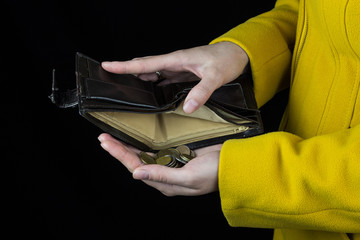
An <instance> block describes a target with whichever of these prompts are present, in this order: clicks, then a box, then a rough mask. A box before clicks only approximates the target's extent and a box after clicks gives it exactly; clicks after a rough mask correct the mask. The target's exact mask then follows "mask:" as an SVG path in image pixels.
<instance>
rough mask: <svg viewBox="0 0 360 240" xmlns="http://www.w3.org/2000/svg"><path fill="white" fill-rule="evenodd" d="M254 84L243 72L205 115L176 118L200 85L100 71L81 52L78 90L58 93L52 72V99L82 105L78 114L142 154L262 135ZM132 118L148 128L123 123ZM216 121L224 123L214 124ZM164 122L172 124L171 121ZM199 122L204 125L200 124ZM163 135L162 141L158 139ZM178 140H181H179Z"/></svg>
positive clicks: (218, 94)
mask: <svg viewBox="0 0 360 240" xmlns="http://www.w3.org/2000/svg"><path fill="white" fill-rule="evenodd" d="M54 73H55V71H54ZM187 74H188V73H187ZM251 82H252V80H251V75H250V74H244V75H242V76H240V77H239V78H238V79H236V80H234V81H233V82H231V83H229V84H226V85H224V86H222V87H221V88H219V89H217V90H216V91H215V92H214V93H213V94H212V96H211V97H210V99H209V100H208V101H207V102H206V104H205V106H204V108H206V109H203V111H199V112H200V113H202V112H204V113H205V116H198V115H199V114H198V115H197V116H196V117H194V116H195V115H192V116H186V114H180V115H178V114H173V113H176V112H179V111H178V110H177V109H178V108H179V106H180V105H181V104H182V102H183V101H184V99H185V97H186V95H187V93H188V92H189V91H190V90H191V88H192V87H193V86H195V85H196V83H197V82H196V81H193V82H180V83H172V84H168V85H163V86H160V85H158V84H157V83H156V82H151V81H143V80H141V79H139V78H137V77H136V76H134V75H129V74H112V73H109V72H107V71H105V70H104V69H102V67H101V65H100V63H99V62H98V61H95V60H93V59H91V58H89V57H87V56H85V55H83V54H81V53H77V54H76V85H77V88H76V89H74V90H67V91H60V90H59V88H58V87H57V82H56V79H55V74H53V87H52V94H51V96H50V99H51V100H52V102H53V103H54V104H56V105H57V106H58V107H61V108H67V107H74V106H76V105H78V107H79V113H80V115H82V116H83V117H85V118H86V119H87V120H89V121H90V122H92V123H93V124H95V125H97V126H98V127H100V128H101V129H102V130H104V131H105V132H108V133H110V134H112V135H114V136H115V137H117V138H119V139H120V140H122V141H124V142H126V143H128V144H130V145H133V146H135V147H137V148H139V149H141V150H143V151H155V150H159V149H161V148H162V147H174V146H173V145H172V144H175V145H178V144H180V143H183V144H186V145H188V146H189V147H191V148H193V149H195V148H199V147H204V146H208V145H212V144H217V143H222V142H223V141H225V140H227V139H230V138H243V137H249V136H253V135H257V134H260V133H262V132H263V126H262V122H261V117H260V112H259V110H258V109H257V105H256V102H255V98H254V94H253V91H252V85H251ZM169 113H171V115H170V114H169ZM209 113H210V114H209ZM133 114H135V115H133ZM136 114H139V115H136ZM149 114H150V115H149ZM153 115H156V117H155V120H146V119H154V117H152V116H153ZM210 115H213V116H212V117H211V116H210ZM134 117H135V118H136V120H137V121H139V122H140V123H142V125H146V129H145V128H144V129H143V130H142V131H140V130H139V127H136V126H131V121H129V120H128V119H124V118H134ZM189 117H190V118H189ZM177 118H179V120H178V122H179V123H178V124H174V121H175V123H176V121H177V120H176V119H177ZM210 118H211V119H212V120H210ZM214 118H218V119H220V120H215V121H214V120H213V119H214ZM169 119H170V120H169ZM126 120H128V121H126ZM142 121H143V122H142ZM166 121H171V123H167V122H166ZM192 121H194V124H192ZM195 121H196V122H199V121H203V122H199V123H200V125H196V124H197V123H195ZM209 121H214V124H209ZM124 122H125V123H124ZM220 122H221V123H220ZM201 123H203V124H201ZM152 125H156V126H158V127H156V126H152ZM161 125H164V127H161ZM176 125H177V126H176ZM192 125H193V126H192ZM205 125H206V126H207V125H209V129H207V128H206V129H202V128H201V127H200V128H199V126H205ZM159 126H160V127H159ZM173 126H176V127H177V131H182V129H184V132H189V134H188V133H186V135H184V136H180V137H179V136H178V134H176V131H174V130H173V129H166V128H169V127H173ZM196 126H198V127H196ZM192 127H194V128H195V127H196V128H197V129H198V130H196V129H192ZM220 128H221V129H222V128H223V129H224V132H222V133H221V131H220V130H219V129H220ZM231 129H232V131H230V130H231ZM239 129H241V130H239ZM154 131H155V132H156V131H162V133H156V134H152V132H154ZM147 132H149V133H147ZM170 132H174V133H175V134H171V133H170ZM213 132H214V134H213ZM192 133H194V134H192ZM184 134H185V133H184ZM138 135H139V136H138ZM141 135H143V136H141ZM148 135H154V136H148ZM155 135H156V136H155ZM159 135H161V137H158V136H159ZM187 136H189V139H187ZM160 138H161V140H160ZM177 138H179V139H181V140H179V141H177V140H178V139H177ZM192 138H193V139H192ZM169 144H170V145H169Z"/></svg>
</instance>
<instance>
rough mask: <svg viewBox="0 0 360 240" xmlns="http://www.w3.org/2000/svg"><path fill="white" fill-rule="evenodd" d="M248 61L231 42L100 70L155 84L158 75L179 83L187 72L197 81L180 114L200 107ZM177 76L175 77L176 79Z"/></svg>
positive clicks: (144, 58)
mask: <svg viewBox="0 0 360 240" xmlns="http://www.w3.org/2000/svg"><path fill="white" fill-rule="evenodd" d="M248 62H249V58H248V56H247V54H246V52H245V51H244V50H243V49H242V48H241V47H239V46H238V45H236V44H234V43H231V42H220V43H216V44H212V45H206V46H200V47H195V48H190V49H186V50H179V51H175V52H172V53H169V54H164V55H158V56H149V57H142V58H135V59H133V60H130V61H123V62H118V61H114V62H103V63H102V67H103V68H104V69H105V70H106V71H109V72H112V73H117V74H135V75H137V76H138V77H139V78H141V79H143V80H145V81H157V80H158V75H157V74H156V72H160V73H161V75H162V76H163V77H165V78H171V79H177V80H174V81H182V80H184V79H181V77H179V76H181V74H182V76H183V73H184V72H190V73H193V74H195V75H196V76H197V78H199V79H200V82H199V83H198V84H197V85H196V86H195V87H193V89H192V90H191V91H190V92H189V93H188V95H187V97H186V99H185V102H184V112H186V113H192V112H194V111H196V110H197V109H198V108H199V107H200V106H202V105H203V104H204V103H205V102H206V101H207V100H208V99H209V98H210V96H211V94H212V93H213V92H214V91H215V90H216V89H217V88H219V87H221V86H222V85H224V84H226V83H229V82H231V81H232V80H234V79H236V78H237V77H238V76H240V74H242V73H243V71H244V68H245V66H246V65H247V64H248ZM177 76H178V77H177Z"/></svg>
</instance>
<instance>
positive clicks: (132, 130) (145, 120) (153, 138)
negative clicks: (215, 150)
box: [89, 104, 249, 150]
mask: <svg viewBox="0 0 360 240" xmlns="http://www.w3.org/2000/svg"><path fill="white" fill-rule="evenodd" d="M182 109H183V107H182V104H181V105H180V106H179V107H178V108H177V109H176V110H175V111H171V112H166V113H160V114H144V113H129V112H90V113H89V114H91V115H92V116H93V117H95V118H97V119H99V120H100V121H102V122H104V123H106V124H108V125H110V126H111V127H114V128H116V129H119V130H120V131H122V132H124V133H125V134H127V135H129V136H131V137H133V138H135V139H137V140H138V141H140V142H143V143H144V144H146V145H148V146H149V147H151V148H152V149H154V150H159V149H163V148H168V147H173V146H178V145H182V144H187V143H191V142H195V141H200V140H205V139H210V138H214V137H220V136H225V135H230V134H235V133H240V132H243V131H246V130H247V129H248V127H247V126H239V125H235V124H233V123H229V122H227V121H226V120H224V119H223V118H221V117H219V116H218V115H217V114H216V113H215V112H213V111H212V110H211V109H209V108H208V107H206V106H202V107H201V108H200V109H199V110H197V111H196V112H194V113H192V114H186V113H185V112H184V111H183V110H182ZM222 114H226V113H224V112H222ZM227 117H228V118H231V120H232V121H234V122H236V123H238V124H244V123H247V122H249V121H248V120H244V119H241V118H238V117H234V116H230V115H227Z"/></svg>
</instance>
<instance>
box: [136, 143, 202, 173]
mask: <svg viewBox="0 0 360 240" xmlns="http://www.w3.org/2000/svg"><path fill="white" fill-rule="evenodd" d="M194 157H195V152H194V151H193V150H191V149H190V148H188V147H187V146H185V145H181V146H178V147H177V148H169V149H164V150H160V151H159V152H157V153H156V154H155V156H154V157H153V156H151V155H149V154H147V153H146V152H140V159H141V161H142V162H143V163H145V164H160V165H163V166H167V167H172V168H179V167H182V166H184V165H185V164H187V163H188V162H189V161H190V160H191V159H193V158H194Z"/></svg>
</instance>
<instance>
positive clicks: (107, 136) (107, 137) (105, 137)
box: [98, 133, 141, 154]
mask: <svg viewBox="0 0 360 240" xmlns="http://www.w3.org/2000/svg"><path fill="white" fill-rule="evenodd" d="M98 140H99V141H100V142H104V141H113V142H116V143H121V142H120V141H119V140H117V139H115V138H114V137H113V136H111V135H110V134H108V133H102V134H100V136H99V137H98ZM121 144H122V145H124V146H126V147H127V148H128V149H129V150H131V151H134V152H135V153H137V154H139V153H140V152H141V151H140V150H139V149H137V148H134V147H133V146H130V145H127V144H125V143H121Z"/></svg>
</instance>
